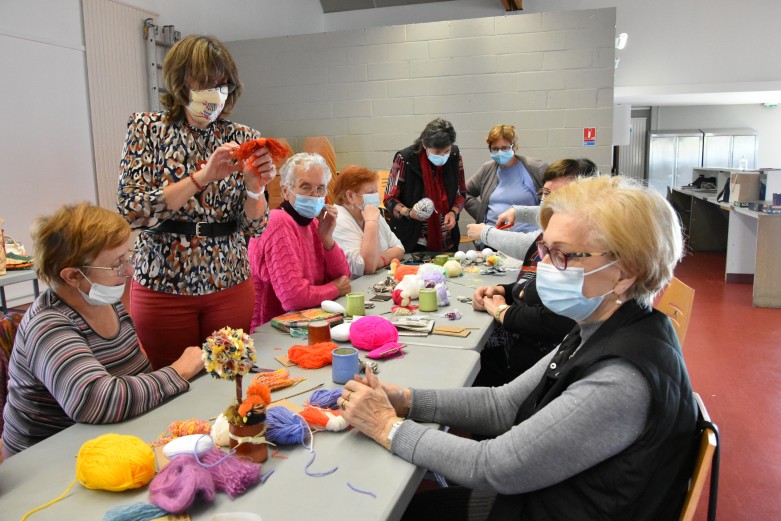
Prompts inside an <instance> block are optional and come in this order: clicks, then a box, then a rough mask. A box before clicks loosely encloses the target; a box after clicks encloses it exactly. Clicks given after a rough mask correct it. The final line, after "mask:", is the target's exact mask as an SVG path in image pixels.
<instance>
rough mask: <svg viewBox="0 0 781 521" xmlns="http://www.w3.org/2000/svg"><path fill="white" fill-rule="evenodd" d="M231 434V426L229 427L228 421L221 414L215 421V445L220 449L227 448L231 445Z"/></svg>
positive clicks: (213, 429)
mask: <svg viewBox="0 0 781 521" xmlns="http://www.w3.org/2000/svg"><path fill="white" fill-rule="evenodd" d="M229 434H230V426H229V425H228V419H227V418H226V417H225V415H224V414H220V415H219V416H217V419H216V420H215V421H214V425H212V432H211V435H212V439H213V440H214V443H216V444H217V445H219V446H220V447H227V446H228V445H230V436H229Z"/></svg>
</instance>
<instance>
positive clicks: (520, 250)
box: [480, 226, 540, 260]
mask: <svg viewBox="0 0 781 521" xmlns="http://www.w3.org/2000/svg"><path fill="white" fill-rule="evenodd" d="M539 236H540V231H536V232H511V231H509V230H497V229H496V228H494V227H493V226H485V227H484V228H483V231H482V232H481V234H480V242H482V243H483V244H485V245H487V246H490V247H491V248H493V249H495V250H498V251H500V252H502V253H504V254H506V255H509V256H510V257H513V258H516V259H521V260H523V258H524V257H525V256H526V252H527V251H529V248H530V247H531V245H532V244H533V243H534V241H535V240H536V239H537V237H539Z"/></svg>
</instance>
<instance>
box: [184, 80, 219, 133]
mask: <svg viewBox="0 0 781 521" xmlns="http://www.w3.org/2000/svg"><path fill="white" fill-rule="evenodd" d="M227 99H228V94H223V93H222V92H221V91H220V89H204V90H192V89H191V90H190V104H189V105H187V106H186V107H185V109H186V110H187V113H188V114H189V115H190V117H192V118H193V119H194V120H195V121H197V122H199V123H203V124H206V125H208V124H209V123H212V122H213V121H214V120H215V119H217V117H219V115H220V113H221V112H222V109H223V107H225V100H227Z"/></svg>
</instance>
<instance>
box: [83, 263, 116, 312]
mask: <svg viewBox="0 0 781 521" xmlns="http://www.w3.org/2000/svg"><path fill="white" fill-rule="evenodd" d="M79 273H81V274H82V275H84V273H83V272H82V271H81V270H79ZM84 278H85V279H87V282H89V283H90V284H91V285H92V287H91V288H90V289H89V295H87V294H86V293H84V292H83V291H81V290H80V289H79V293H81V296H82V297H83V298H84V300H85V301H86V302H87V304H91V305H93V306H102V305H104V304H116V303H117V302H119V299H120V298H122V294H123V293H124V292H125V283H124V282H123V283H122V284H120V285H119V286H104V285H103V284H96V283H94V282H92V281H91V280H89V279H88V278H87V276H86V275H84ZM77 289H78V288H77Z"/></svg>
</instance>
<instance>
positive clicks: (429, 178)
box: [418, 148, 451, 251]
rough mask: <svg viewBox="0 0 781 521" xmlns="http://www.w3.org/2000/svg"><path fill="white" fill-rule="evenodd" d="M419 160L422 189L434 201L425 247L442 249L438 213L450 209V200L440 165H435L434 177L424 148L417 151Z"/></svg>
mask: <svg viewBox="0 0 781 521" xmlns="http://www.w3.org/2000/svg"><path fill="white" fill-rule="evenodd" d="M418 159H419V161H420V170H421V171H422V172H423V190H424V191H425V193H426V197H428V198H429V199H431V200H432V201H433V202H434V213H432V214H431V217H429V218H428V233H427V234H426V243H427V246H426V249H428V250H429V251H442V221H441V220H440V217H439V216H440V215H442V216H444V215H445V214H447V212H449V211H450V210H451V208H450V202H449V201H448V199H447V191H446V190H445V177H444V172H443V171H442V168H443V167H441V166H435V167H434V168H436V170H435V171H436V173H437V174H438V175H437V178H438V179H436V180H435V179H434V172H435V171H434V170H432V169H431V167H432V165H431V162H430V161H429V160H428V156H427V155H426V149H425V148H424V149H423V150H421V151H420V152H418Z"/></svg>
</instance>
